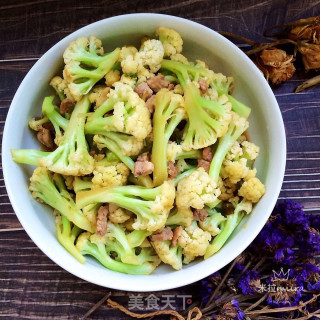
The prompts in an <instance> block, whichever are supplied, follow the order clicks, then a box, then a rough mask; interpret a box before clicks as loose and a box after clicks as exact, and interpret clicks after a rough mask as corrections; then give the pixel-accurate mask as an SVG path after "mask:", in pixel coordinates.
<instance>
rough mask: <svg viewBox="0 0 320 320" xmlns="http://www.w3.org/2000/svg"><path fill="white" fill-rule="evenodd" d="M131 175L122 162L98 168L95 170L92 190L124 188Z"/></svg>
mask: <svg viewBox="0 0 320 320" xmlns="http://www.w3.org/2000/svg"><path fill="white" fill-rule="evenodd" d="M129 173H130V170H129V168H128V167H127V166H126V165H125V164H124V163H122V162H120V163H117V164H115V165H110V166H106V167H105V166H96V167H95V169H94V170H93V178H92V183H93V186H92V188H101V187H115V186H124V185H125V184H126V183H127V178H128V175H129Z"/></svg>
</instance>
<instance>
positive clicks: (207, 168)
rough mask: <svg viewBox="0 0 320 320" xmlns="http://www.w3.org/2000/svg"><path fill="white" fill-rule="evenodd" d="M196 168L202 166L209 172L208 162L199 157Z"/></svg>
mask: <svg viewBox="0 0 320 320" xmlns="http://www.w3.org/2000/svg"><path fill="white" fill-rule="evenodd" d="M197 168H203V169H204V170H205V171H206V172H207V173H209V170H210V162H209V161H206V160H203V159H200V160H198V166H197Z"/></svg>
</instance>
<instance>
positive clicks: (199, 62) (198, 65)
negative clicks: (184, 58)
mask: <svg viewBox="0 0 320 320" xmlns="http://www.w3.org/2000/svg"><path fill="white" fill-rule="evenodd" d="M195 66H196V67H199V68H203V69H209V66H208V65H207V64H206V63H205V62H204V61H202V60H196V64H195Z"/></svg>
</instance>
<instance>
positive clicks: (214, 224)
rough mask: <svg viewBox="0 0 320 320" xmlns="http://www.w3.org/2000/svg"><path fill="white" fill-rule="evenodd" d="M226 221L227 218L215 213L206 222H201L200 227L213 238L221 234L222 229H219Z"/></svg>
mask: <svg viewBox="0 0 320 320" xmlns="http://www.w3.org/2000/svg"><path fill="white" fill-rule="evenodd" d="M226 220H227V218H225V217H224V216H223V215H222V214H221V213H220V212H217V211H214V212H213V213H211V214H210V215H209V216H208V217H207V218H206V220H205V221H199V226H200V227H201V229H202V230H204V231H207V232H209V233H210V234H211V235H212V236H216V235H217V234H219V233H220V232H221V229H220V228H219V226H220V224H222V223H223V222H224V221H226Z"/></svg>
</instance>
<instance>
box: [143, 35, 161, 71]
mask: <svg viewBox="0 0 320 320" xmlns="http://www.w3.org/2000/svg"><path fill="white" fill-rule="evenodd" d="M163 55H164V50H163V46H162V44H161V42H160V41H158V40H155V39H151V40H147V41H145V42H144V43H143V45H142V46H141V48H140V50H139V58H140V62H139V63H140V65H142V66H143V67H147V68H148V69H149V70H150V72H151V73H155V72H157V71H158V70H159V69H160V67H161V62H162V59H163Z"/></svg>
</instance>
